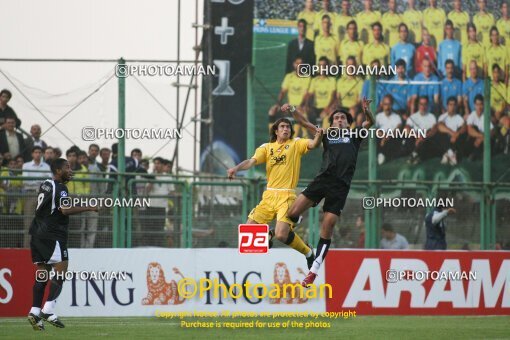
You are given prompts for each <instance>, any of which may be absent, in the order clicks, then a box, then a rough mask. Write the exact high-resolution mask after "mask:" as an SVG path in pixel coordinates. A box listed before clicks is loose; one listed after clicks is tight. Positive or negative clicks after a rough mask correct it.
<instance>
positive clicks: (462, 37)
mask: <svg viewBox="0 0 510 340" xmlns="http://www.w3.org/2000/svg"><path fill="white" fill-rule="evenodd" d="M448 19H450V20H451V21H452V22H453V29H454V30H455V31H454V33H453V37H454V38H455V39H456V40H459V41H460V42H461V44H462V45H465V44H467V43H468V35H467V24H468V23H469V14H468V12H466V11H462V12H455V11H451V12H450V13H448Z"/></svg>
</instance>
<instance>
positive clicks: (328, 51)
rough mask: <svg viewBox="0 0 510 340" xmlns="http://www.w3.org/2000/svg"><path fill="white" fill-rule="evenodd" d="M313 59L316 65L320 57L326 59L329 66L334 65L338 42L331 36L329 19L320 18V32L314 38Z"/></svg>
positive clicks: (327, 16) (327, 17)
mask: <svg viewBox="0 0 510 340" xmlns="http://www.w3.org/2000/svg"><path fill="white" fill-rule="evenodd" d="M315 57H316V59H317V64H318V63H319V59H320V57H326V58H328V61H329V63H330V64H332V65H333V64H334V65H336V63H337V58H338V40H336V38H335V37H334V36H333V35H332V34H331V18H330V17H329V15H327V14H325V15H324V16H323V17H322V32H321V34H319V35H318V36H316V37H315Z"/></svg>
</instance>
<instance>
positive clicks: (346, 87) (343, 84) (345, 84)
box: [336, 77, 363, 108]
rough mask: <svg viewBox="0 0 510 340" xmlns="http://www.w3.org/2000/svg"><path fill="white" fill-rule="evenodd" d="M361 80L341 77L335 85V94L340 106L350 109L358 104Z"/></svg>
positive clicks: (361, 86) (361, 85)
mask: <svg viewBox="0 0 510 340" xmlns="http://www.w3.org/2000/svg"><path fill="white" fill-rule="evenodd" d="M362 88H363V79H361V78H359V77H353V78H349V77H342V78H340V79H338V81H337V84H336V93H337V96H338V98H339V102H340V104H341V106H344V107H348V108H351V107H353V106H354V105H356V104H357V103H358V102H359V100H360V99H359V98H360V95H361V90H362Z"/></svg>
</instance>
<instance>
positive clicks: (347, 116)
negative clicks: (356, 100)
mask: <svg viewBox="0 0 510 340" xmlns="http://www.w3.org/2000/svg"><path fill="white" fill-rule="evenodd" d="M337 113H343V114H344V115H345V116H346V118H347V123H349V125H351V124H352V122H353V121H354V118H352V116H351V114H350V113H349V110H348V109H347V108H340V109H337V110H335V111H333V113H331V114H330V115H329V125H331V124H333V116H334V115H335V114H337Z"/></svg>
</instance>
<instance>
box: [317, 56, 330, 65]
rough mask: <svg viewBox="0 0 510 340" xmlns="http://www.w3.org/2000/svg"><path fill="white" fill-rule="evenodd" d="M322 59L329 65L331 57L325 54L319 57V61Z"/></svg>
mask: <svg viewBox="0 0 510 340" xmlns="http://www.w3.org/2000/svg"><path fill="white" fill-rule="evenodd" d="M321 61H325V62H326V63H327V64H328V65H329V59H328V58H327V57H325V56H322V57H320V58H319V63H320V62H321Z"/></svg>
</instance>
